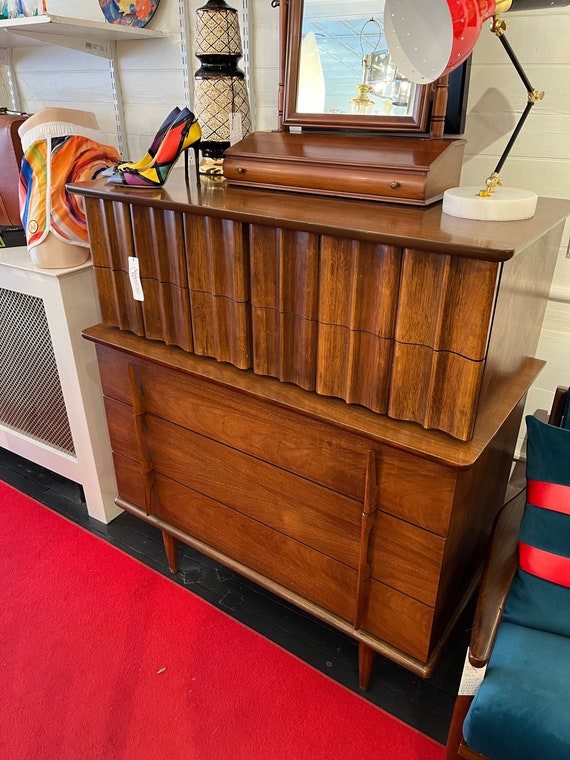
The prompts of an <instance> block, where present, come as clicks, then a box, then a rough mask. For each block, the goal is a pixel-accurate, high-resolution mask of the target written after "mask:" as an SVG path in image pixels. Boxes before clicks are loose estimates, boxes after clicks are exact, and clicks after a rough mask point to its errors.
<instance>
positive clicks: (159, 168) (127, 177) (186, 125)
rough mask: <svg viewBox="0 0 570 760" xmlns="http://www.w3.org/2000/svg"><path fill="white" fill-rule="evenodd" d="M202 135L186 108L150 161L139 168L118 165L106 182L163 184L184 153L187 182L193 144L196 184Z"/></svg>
mask: <svg viewBox="0 0 570 760" xmlns="http://www.w3.org/2000/svg"><path fill="white" fill-rule="evenodd" d="M201 139H202V130H201V128H200V125H199V123H198V121H197V119H196V117H195V116H194V114H193V113H192V112H191V111H189V110H188V109H187V108H185V109H183V110H182V111H181V112H180V115H179V116H178V117H177V118H176V119H175V121H174V122H173V123H172V124H171V126H170V128H169V129H168V131H167V132H166V134H165V135H164V138H163V140H162V142H161V144H160V147H159V148H158V150H157V152H156V155H155V157H154V159H153V161H152V162H151V163H150V164H149V165H148V166H145V167H142V168H141V167H138V168H135V167H121V166H119V167H118V168H117V172H116V174H114V175H113V176H112V177H110V178H109V179H108V180H107V182H110V183H111V184H113V185H129V186H131V187H162V186H163V185H164V183H165V182H166V180H167V179H168V175H169V174H170V172H171V171H172V169H173V167H174V165H175V164H176V162H177V161H178V159H179V158H180V155H181V154H182V153H184V176H185V179H186V184H188V181H189V180H188V149H189V148H192V149H193V151H194V157H195V164H196V180H197V182H196V184H197V185H198V186H199V185H200V172H199V171H198V162H199V151H200V141H201Z"/></svg>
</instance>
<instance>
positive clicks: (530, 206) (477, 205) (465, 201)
mask: <svg viewBox="0 0 570 760" xmlns="http://www.w3.org/2000/svg"><path fill="white" fill-rule="evenodd" d="M480 189H481V188H479V187H452V188H450V189H449V190H446V191H445V193H444V194H443V212H444V213H445V214H449V215H450V216H459V217H461V218H462V219H480V220H485V221H488V222H510V221H514V220H516V219H530V217H531V216H534V212H535V210H536V202H537V200H538V195H537V194H536V193H533V192H532V191H530V190H517V189H515V188H512V187H497V188H496V189H495V192H494V193H493V195H489V196H486V197H481V196H480V195H479V190H480Z"/></svg>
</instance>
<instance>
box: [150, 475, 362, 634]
mask: <svg viewBox="0 0 570 760" xmlns="http://www.w3.org/2000/svg"><path fill="white" fill-rule="evenodd" d="M151 512H152V514H153V515H156V516H157V517H159V518H161V519H162V520H165V521H166V522H167V523H169V524H171V525H173V526H175V527H177V528H180V529H181V530H183V531H185V532H186V533H187V534H188V535H189V536H190V537H194V538H197V539H199V540H200V541H203V542H204V543H206V544H208V545H209V546H211V547H213V548H214V549H216V550H218V551H220V552H223V553H225V554H227V555H228V557H231V558H232V559H234V560H236V561H238V562H241V563H243V564H244V565H246V566H247V567H250V568H252V569H253V570H255V571H257V572H258V573H261V574H263V575H265V576H266V577H267V578H269V579H271V580H272V581H274V582H276V583H279V584H280V585H282V586H284V587H285V588H288V589H290V590H291V591H294V592H295V593H297V594H301V596H304V597H306V598H307V599H318V600H319V603H320V604H322V606H323V607H325V608H326V609H328V610H330V611H331V612H333V613H335V614H336V615H339V616H340V617H342V618H344V619H345V620H349V621H352V620H354V617H355V614H356V585H357V583H356V581H357V574H356V571H355V570H353V569H352V568H349V567H347V566H346V565H344V564H342V563H341V562H337V561H336V560H334V559H331V558H330V557H327V556H325V555H324V554H321V553H319V552H317V551H315V550H314V549H311V548H310V547H308V546H305V545H304V544H302V543H299V542H297V541H294V540H293V539H291V538H289V537H287V536H285V535H283V534H281V533H279V532H277V531H275V530H273V529H271V528H269V527H267V526H266V525H262V524H261V523H259V522H257V521H256V520H252V519H250V518H249V517H247V516H245V515H243V514H241V513H240V512H236V511H235V510H233V509H230V508H229V507H227V506H224V505H223V504H220V503H219V502H216V501H213V500H211V499H209V498H207V497H206V496H204V495H203V494H200V493H197V492H196V491H194V490H192V489H190V488H186V487H185V486H183V485H182V484H180V483H176V482H175V481H173V480H170V479H168V478H165V477H163V476H161V475H155V477H154V483H153V489H152V503H151Z"/></svg>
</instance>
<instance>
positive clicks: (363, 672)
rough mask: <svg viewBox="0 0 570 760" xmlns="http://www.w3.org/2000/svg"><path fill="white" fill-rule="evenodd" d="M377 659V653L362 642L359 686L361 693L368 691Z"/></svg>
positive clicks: (359, 657) (359, 659)
mask: <svg viewBox="0 0 570 760" xmlns="http://www.w3.org/2000/svg"><path fill="white" fill-rule="evenodd" d="M375 659H376V652H375V651H374V650H373V649H371V648H370V647H369V646H368V645H367V644H363V643H362V641H360V642H359V643H358V685H359V687H360V690H361V691H368V687H369V686H370V676H371V675H372V667H373V666H374V660H375Z"/></svg>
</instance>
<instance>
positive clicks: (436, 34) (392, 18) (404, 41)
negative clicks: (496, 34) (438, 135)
mask: <svg viewBox="0 0 570 760" xmlns="http://www.w3.org/2000/svg"><path fill="white" fill-rule="evenodd" d="M497 5H505V3H504V2H501V1H500V0H499V2H496V0H431V1H430V2H426V0H423V2H417V0H386V5H385V7H384V31H385V34H386V42H387V43H388V49H389V50H390V54H391V55H392V58H393V60H394V63H395V64H396V66H397V68H398V70H399V71H400V73H401V74H403V75H404V76H405V77H406V78H407V79H410V80H411V81H412V82H419V83H420V84H426V83H428V82H433V81H435V80H436V79H439V77H441V76H444V75H445V74H449V72H450V71H453V69H455V68H457V67H458V66H460V65H461V64H462V63H463V61H465V59H466V58H468V57H469V54H470V53H471V51H472V50H473V48H474V47H475V44H476V42H477V40H478V39H479V34H480V32H481V28H482V26H483V22H484V21H486V20H487V19H488V18H491V16H494V15H495V13H497V12H498V11H497ZM509 5H510V3H507V4H506V7H507V8H508V7H509Z"/></svg>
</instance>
